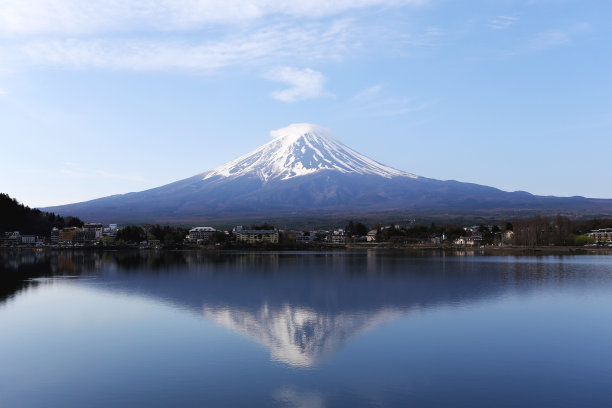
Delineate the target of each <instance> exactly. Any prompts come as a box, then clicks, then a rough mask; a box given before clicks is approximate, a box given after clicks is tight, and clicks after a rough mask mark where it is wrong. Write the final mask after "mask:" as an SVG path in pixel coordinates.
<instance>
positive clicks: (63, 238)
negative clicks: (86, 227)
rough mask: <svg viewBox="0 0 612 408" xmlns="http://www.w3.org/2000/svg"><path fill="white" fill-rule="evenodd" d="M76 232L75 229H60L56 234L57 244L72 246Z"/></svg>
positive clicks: (76, 229)
mask: <svg viewBox="0 0 612 408" xmlns="http://www.w3.org/2000/svg"><path fill="white" fill-rule="evenodd" d="M78 230H79V229H78V228H77V227H68V228H62V229H61V230H60V231H59V233H58V236H57V242H58V243H59V244H72V241H73V240H74V236H75V235H76V233H77V231H78Z"/></svg>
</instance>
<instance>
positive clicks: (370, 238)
mask: <svg viewBox="0 0 612 408" xmlns="http://www.w3.org/2000/svg"><path fill="white" fill-rule="evenodd" d="M377 233H378V231H376V230H371V231H370V232H368V235H367V236H366V237H367V238H366V240H367V241H368V242H373V241H376V234H377Z"/></svg>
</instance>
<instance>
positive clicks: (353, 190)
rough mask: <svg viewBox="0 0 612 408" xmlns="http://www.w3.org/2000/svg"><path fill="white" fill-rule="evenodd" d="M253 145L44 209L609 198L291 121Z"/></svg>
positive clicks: (593, 209)
mask: <svg viewBox="0 0 612 408" xmlns="http://www.w3.org/2000/svg"><path fill="white" fill-rule="evenodd" d="M272 136H273V137H274V139H273V140H272V141H270V142H269V143H267V144H265V145H263V146H262V147H260V148H259V149H257V150H255V151H253V152H251V153H249V154H247V155H244V156H241V157H239V158H237V159H235V160H232V161H230V162H228V163H226V164H224V165H222V166H219V167H217V168H214V169H212V170H210V171H207V172H204V173H201V174H198V175H195V176H193V177H190V178H187V179H184V180H180V181H177V182H174V183H171V184H167V185H164V186H161V187H157V188H153V189H150V190H145V191H141V192H136V193H128V194H122V195H114V196H109V197H103V198H99V199H96V200H91V201H86V202H82V203H76V204H68V205H62V206H56V207H49V208H46V209H45V210H47V211H54V212H58V213H60V214H73V215H76V216H79V217H81V218H84V219H86V220H96V221H100V222H120V223H124V222H162V223H163V222H198V221H215V220H216V221H220V220H245V221H246V220H249V219H253V220H255V219H262V218H265V219H273V218H284V219H289V218H292V219H299V218H302V219H303V218H312V217H330V218H332V217H336V218H337V217H346V216H353V217H360V218H368V217H371V216H373V215H381V214H382V215H387V216H390V215H409V214H412V215H415V214H430V215H432V214H439V215H443V214H446V215H448V214H451V215H459V214H488V215H503V214H506V215H514V214H517V213H518V214H522V215H527V214H530V213H534V212H539V213H557V212H560V213H563V214H568V215H577V214H580V215H594V216H595V215H612V200H605V199H590V198H584V197H548V196H547V197H544V196H536V195H532V194H529V193H527V192H522V191H517V192H506V191H502V190H499V189H496V188H493V187H487V186H482V185H478V184H472V183H462V182H458V181H454V180H451V181H440V180H435V179H430V178H425V177H421V176H417V175H414V174H411V173H407V172H404V171H401V170H397V169H394V168H392V167H389V166H385V165H383V164H381V163H379V162H377V161H374V160H372V159H370V158H368V157H366V156H364V155H362V154H360V153H358V152H356V151H354V150H352V149H351V148H349V147H347V146H345V145H344V144H342V143H341V142H340V141H339V140H337V139H336V138H335V137H334V136H333V135H332V134H331V132H330V131H329V130H327V129H325V128H323V127H320V126H317V125H312V124H293V125H290V126H288V127H285V128H283V129H279V130H276V131H273V132H272Z"/></svg>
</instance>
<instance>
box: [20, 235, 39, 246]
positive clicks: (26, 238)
mask: <svg viewBox="0 0 612 408" xmlns="http://www.w3.org/2000/svg"><path fill="white" fill-rule="evenodd" d="M21 243H22V244H28V245H34V244H35V243H36V237H35V236H34V235H22V236H21Z"/></svg>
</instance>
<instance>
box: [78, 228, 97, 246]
mask: <svg viewBox="0 0 612 408" xmlns="http://www.w3.org/2000/svg"><path fill="white" fill-rule="evenodd" d="M99 238H102V229H100V236H99V237H98V234H97V231H96V230H95V229H93V228H92V229H79V230H77V231H76V233H75V234H74V237H73V238H72V242H78V243H80V244H90V243H92V242H95V241H97V240H98V239H99Z"/></svg>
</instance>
